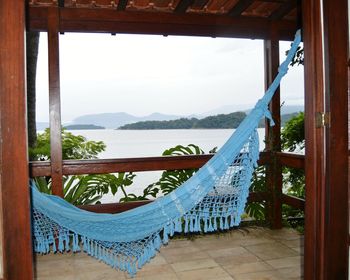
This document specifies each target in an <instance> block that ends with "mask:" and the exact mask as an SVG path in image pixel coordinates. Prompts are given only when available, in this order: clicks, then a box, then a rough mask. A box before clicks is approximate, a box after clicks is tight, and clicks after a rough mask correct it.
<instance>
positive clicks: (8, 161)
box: [0, 0, 33, 280]
mask: <svg viewBox="0 0 350 280" xmlns="http://www.w3.org/2000/svg"><path fill="white" fill-rule="evenodd" d="M0 18H1V21H0V38H1V40H0V278H1V279H24V280H25V279H33V257H32V242H31V225H30V195H29V187H28V180H29V178H28V153H27V133H26V123H27V121H26V78H25V72H26V71H25V69H26V67H25V2H24V1H14V0H2V1H0Z"/></svg>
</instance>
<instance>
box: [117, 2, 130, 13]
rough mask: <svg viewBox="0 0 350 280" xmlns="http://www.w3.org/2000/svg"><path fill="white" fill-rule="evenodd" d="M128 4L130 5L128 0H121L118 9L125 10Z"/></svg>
mask: <svg viewBox="0 0 350 280" xmlns="http://www.w3.org/2000/svg"><path fill="white" fill-rule="evenodd" d="M127 5H128V0H119V2H118V6H117V11H125V9H126V6H127Z"/></svg>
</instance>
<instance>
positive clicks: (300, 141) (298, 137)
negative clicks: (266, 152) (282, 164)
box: [281, 112, 305, 152]
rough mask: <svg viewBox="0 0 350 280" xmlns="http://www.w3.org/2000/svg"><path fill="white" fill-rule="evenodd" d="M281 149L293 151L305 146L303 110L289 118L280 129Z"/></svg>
mask: <svg viewBox="0 0 350 280" xmlns="http://www.w3.org/2000/svg"><path fill="white" fill-rule="evenodd" d="M281 144H282V149H283V150H285V151H288V152H295V151H298V150H303V149H304V148H305V132H304V112H300V113H298V115H296V116H295V117H293V118H292V119H290V120H289V121H288V122H287V123H286V124H285V126H284V127H283V129H282V131H281Z"/></svg>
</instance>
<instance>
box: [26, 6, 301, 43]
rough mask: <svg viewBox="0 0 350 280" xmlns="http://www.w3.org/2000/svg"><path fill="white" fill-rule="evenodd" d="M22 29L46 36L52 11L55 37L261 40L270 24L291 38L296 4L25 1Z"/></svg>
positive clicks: (286, 37) (285, 36) (266, 34)
mask: <svg viewBox="0 0 350 280" xmlns="http://www.w3.org/2000/svg"><path fill="white" fill-rule="evenodd" d="M28 2H29V5H28V6H29V8H28V11H29V12H28V28H29V29H32V30H40V31H46V30H47V29H48V17H49V15H48V14H49V10H50V9H53V8H55V9H56V10H58V14H59V22H60V24H59V25H60V27H59V29H60V32H69V31H73V32H110V33H139V34H161V35H194V36H212V37H244V38H252V39H254V38H261V39H262V38H266V37H268V36H269V32H268V30H269V29H270V26H271V25H275V26H277V29H278V30H279V36H280V38H281V39H291V36H292V34H293V33H294V31H295V30H296V28H297V25H298V14H300V9H299V7H300V1H299V0H29V1H28Z"/></svg>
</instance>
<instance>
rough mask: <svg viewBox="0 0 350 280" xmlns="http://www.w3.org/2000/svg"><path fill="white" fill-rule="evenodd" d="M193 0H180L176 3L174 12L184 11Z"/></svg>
mask: <svg viewBox="0 0 350 280" xmlns="http://www.w3.org/2000/svg"><path fill="white" fill-rule="evenodd" d="M193 3H194V0H180V2H179V3H178V4H177V6H176V8H175V10H174V12H175V13H179V14H181V13H185V12H186V11H187V9H188V8H189V7H190V6H191V5H193Z"/></svg>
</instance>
